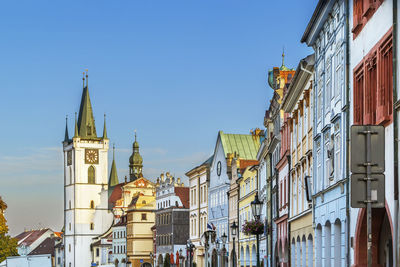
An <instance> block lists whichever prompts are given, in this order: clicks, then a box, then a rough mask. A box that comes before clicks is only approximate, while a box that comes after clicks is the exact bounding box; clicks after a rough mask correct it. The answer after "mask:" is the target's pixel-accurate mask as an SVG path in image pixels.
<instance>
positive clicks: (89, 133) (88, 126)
mask: <svg viewBox="0 0 400 267" xmlns="http://www.w3.org/2000/svg"><path fill="white" fill-rule="evenodd" d="M88 80H89V77H88V73H87V70H86V86H85V87H84V88H83V91H82V98H81V106H80V108H79V117H78V132H79V135H80V137H82V138H97V133H96V125H95V121H94V117H93V110H92V104H91V102H90V96H89V85H88ZM83 83H84V81H83Z"/></svg>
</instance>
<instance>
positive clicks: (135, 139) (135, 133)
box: [135, 129, 136, 142]
mask: <svg viewBox="0 0 400 267" xmlns="http://www.w3.org/2000/svg"><path fill="white" fill-rule="evenodd" d="M135 142H136V129H135Z"/></svg>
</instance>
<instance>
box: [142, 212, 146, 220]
mask: <svg viewBox="0 0 400 267" xmlns="http://www.w3.org/2000/svg"><path fill="white" fill-rule="evenodd" d="M146 220H147V214H146V213H142V221H146Z"/></svg>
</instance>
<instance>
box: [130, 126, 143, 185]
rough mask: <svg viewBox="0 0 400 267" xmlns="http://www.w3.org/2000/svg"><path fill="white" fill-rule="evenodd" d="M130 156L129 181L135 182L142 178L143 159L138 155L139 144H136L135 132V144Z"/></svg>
mask: <svg viewBox="0 0 400 267" xmlns="http://www.w3.org/2000/svg"><path fill="white" fill-rule="evenodd" d="M132 150H133V152H132V155H131V157H130V158H129V178H130V180H131V181H134V180H136V179H137V178H140V177H142V176H143V174H142V169H143V158H142V156H141V155H140V153H139V143H138V142H137V135H136V130H135V142H133V145H132Z"/></svg>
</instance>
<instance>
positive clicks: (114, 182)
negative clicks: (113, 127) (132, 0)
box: [108, 144, 119, 187]
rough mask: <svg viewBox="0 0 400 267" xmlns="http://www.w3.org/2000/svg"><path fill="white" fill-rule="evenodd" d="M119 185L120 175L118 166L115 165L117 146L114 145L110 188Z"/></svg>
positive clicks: (109, 181)
mask: <svg viewBox="0 0 400 267" xmlns="http://www.w3.org/2000/svg"><path fill="white" fill-rule="evenodd" d="M117 184H119V181H118V174H117V166H116V164H115V144H113V161H112V164H111V172H110V178H109V180H108V186H109V187H113V186H116V185H117Z"/></svg>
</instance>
